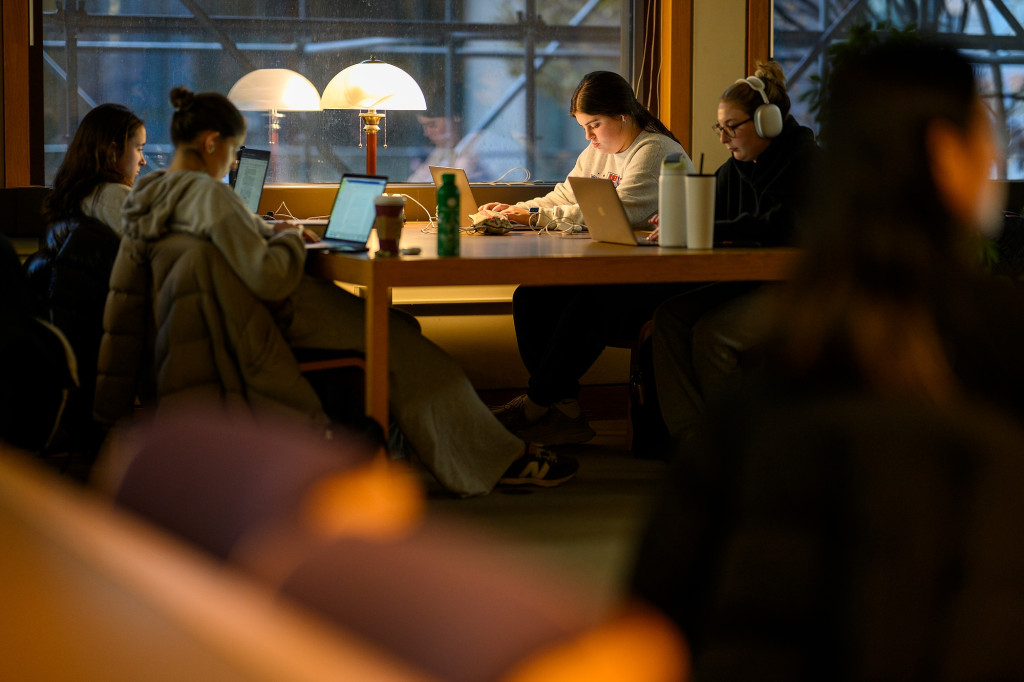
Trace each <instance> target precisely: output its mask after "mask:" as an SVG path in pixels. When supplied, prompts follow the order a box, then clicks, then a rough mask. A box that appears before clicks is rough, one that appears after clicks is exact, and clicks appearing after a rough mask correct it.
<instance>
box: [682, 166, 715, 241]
mask: <svg viewBox="0 0 1024 682" xmlns="http://www.w3.org/2000/svg"><path fill="white" fill-rule="evenodd" d="M714 242H715V176H714V175H687V176H686V245H687V247H688V248H691V249H710V248H711V247H712V245H713V244H714Z"/></svg>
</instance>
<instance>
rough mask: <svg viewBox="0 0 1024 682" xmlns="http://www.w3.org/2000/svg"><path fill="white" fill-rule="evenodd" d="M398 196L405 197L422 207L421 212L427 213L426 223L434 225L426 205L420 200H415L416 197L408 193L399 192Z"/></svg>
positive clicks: (432, 217)
mask: <svg viewBox="0 0 1024 682" xmlns="http://www.w3.org/2000/svg"><path fill="white" fill-rule="evenodd" d="M398 196H402V197H405V198H406V199H408V200H410V201H411V202H412V203H414V204H416V205H417V206H419V207H420V208H422V209H423V212H424V213H426V214H427V223H429V225H430V227H434V216H432V215H430V211H428V210H427V207H426V206H424V205H423V204H421V203H420V202H418V201H416V199H414V198H413V197H411V196H409V195H408V194H399V195H398Z"/></svg>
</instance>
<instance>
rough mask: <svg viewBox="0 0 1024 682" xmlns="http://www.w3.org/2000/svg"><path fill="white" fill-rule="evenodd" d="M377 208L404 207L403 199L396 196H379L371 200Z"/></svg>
mask: <svg viewBox="0 0 1024 682" xmlns="http://www.w3.org/2000/svg"><path fill="white" fill-rule="evenodd" d="M373 203H375V204H377V205H378V206H405V197H403V196H401V195H398V194H381V195H380V196H379V197H374V198H373Z"/></svg>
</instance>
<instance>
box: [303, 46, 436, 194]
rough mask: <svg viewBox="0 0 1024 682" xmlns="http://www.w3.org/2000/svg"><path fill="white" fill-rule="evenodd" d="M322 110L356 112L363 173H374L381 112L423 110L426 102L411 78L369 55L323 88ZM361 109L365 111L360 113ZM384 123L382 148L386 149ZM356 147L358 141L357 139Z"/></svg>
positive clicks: (382, 118)
mask: <svg viewBox="0 0 1024 682" xmlns="http://www.w3.org/2000/svg"><path fill="white" fill-rule="evenodd" d="M320 104H321V107H322V108H324V109H359V110H360V113H359V118H361V119H363V124H364V125H363V131H364V132H365V133H366V172H367V173H368V174H369V175H376V173H377V133H378V132H380V122H381V121H382V120H384V119H385V114H384V111H383V110H385V109H391V110H393V111H395V110H398V111H410V110H420V111H422V110H424V109H426V108H427V102H426V100H425V99H423V91H422V90H420V86H419V85H417V84H416V81H415V80H413V78H412V76H410V75H409V74H407V73H406V72H405V71H403V70H401V69H400V68H398V67H397V66H392V65H391V64H387V63H385V62H382V61H380V60H378V59H377V58H376V57H373V56H371V57H370V58H369V59H367V60H366V61H363V62H359V63H358V64H353V65H352V66H350V67H348V68H347V69H344V70H342V71H340V72H339V73H338V74H337V75H336V76H335V77H334V78H332V79H331V82H330V83H328V84H327V87H326V88H324V94H323V97H321V98H320ZM364 109H365V111H363V110H364ZM378 109H380V110H381V111H378ZM386 126H387V123H386V122H385V134H384V148H385V149H387V147H388V144H387V128H386ZM359 146H360V147H361V146H362V140H361V139H360V145H359Z"/></svg>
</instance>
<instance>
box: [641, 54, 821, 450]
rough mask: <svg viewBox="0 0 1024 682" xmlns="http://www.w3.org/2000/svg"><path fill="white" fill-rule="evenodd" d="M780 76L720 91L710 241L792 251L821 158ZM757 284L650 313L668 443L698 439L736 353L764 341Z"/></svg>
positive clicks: (696, 294)
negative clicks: (801, 204)
mask: <svg viewBox="0 0 1024 682" xmlns="http://www.w3.org/2000/svg"><path fill="white" fill-rule="evenodd" d="M789 109H790V102H789V95H788V94H787V93H786V81H785V76H784V75H783V73H782V69H781V67H780V66H779V65H778V64H777V63H776V62H773V61H770V62H767V63H764V64H758V67H757V70H756V71H755V73H754V75H753V76H749V77H747V78H740V79H739V80H737V81H736V82H734V83H733V84H732V85H730V86H729V87H728V88H726V90H725V92H723V93H722V97H721V99H720V100H719V103H718V120H717V122H716V123H715V124H714V125H713V126H711V129H712V130H713V131H714V132H715V133H716V134H717V135H718V139H719V141H720V142H721V143H722V144H724V145H725V146H726V148H728V150H729V153H730V154H731V157H730V158H729V159H728V160H727V161H726V162H725V163H723V164H722V165H721V167H719V169H718V170H717V172H716V173H715V176H716V178H717V179H716V189H715V242H716V243H720V242H733V243H736V244H742V243H750V244H751V245H760V246H780V245H788V244H790V243H791V239H792V238H793V233H794V223H795V206H796V204H797V202H798V198H799V196H800V193H801V191H802V188H803V186H804V180H805V177H806V174H807V170H808V167H809V166H810V164H811V163H812V162H813V160H814V157H816V156H817V153H818V147H817V145H816V144H815V141H814V132H813V131H812V130H811V129H810V128H807V127H805V126H802V125H800V124H799V123H797V121H796V119H795V118H793V117H792V116H791V115H790V113H789ZM759 288H760V285H758V284H755V283H748V282H732V283H730V282H723V283H718V284H714V285H710V286H705V287H701V288H698V289H695V290H692V291H689V292H687V293H684V294H681V295H679V296H676V297H674V298H672V299H669V300H668V301H666V302H665V303H663V304H662V305H661V306H659V307H658V309H657V310H656V311H655V314H654V329H653V353H654V374H655V383H656V385H657V392H658V401H659V404H660V407H661V413H662V417H663V418H664V420H665V425H666V426H667V427H668V431H669V434H670V435H671V436H673V437H677V438H678V437H681V438H684V439H685V438H688V437H691V436H693V435H694V434H695V433H696V432H698V431H699V429H700V428H701V425H702V423H703V419H704V405H705V403H706V402H707V401H709V400H714V399H716V398H717V397H718V396H719V395H722V394H724V393H726V392H728V391H730V390H732V389H733V388H734V387H735V385H736V383H737V382H738V381H739V378H740V376H741V373H740V370H741V366H740V359H741V355H740V354H741V352H743V351H745V350H747V349H748V348H749V347H750V346H751V345H753V343H754V342H755V340H756V339H757V338H759V335H760V327H761V325H760V318H761V315H760V314H759V313H760V311H761V309H762V306H761V305H760V301H761V297H760V296H758V295H755V294H754V293H753V292H754V291H755V290H758V289H759Z"/></svg>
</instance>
